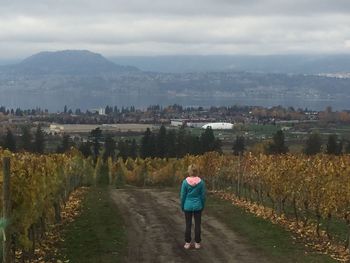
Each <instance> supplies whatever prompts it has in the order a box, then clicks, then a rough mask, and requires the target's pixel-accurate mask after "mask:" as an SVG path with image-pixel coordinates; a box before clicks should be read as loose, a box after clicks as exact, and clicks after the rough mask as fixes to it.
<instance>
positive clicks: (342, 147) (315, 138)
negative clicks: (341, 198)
mask: <svg viewBox="0 0 350 263" xmlns="http://www.w3.org/2000/svg"><path fill="white" fill-rule="evenodd" d="M322 146H323V141H322V138H321V135H320V134H318V133H312V134H310V135H309V136H308V138H307V139H306V141H305V144H304V147H303V150H302V151H303V153H304V154H306V155H315V154H318V153H321V152H324V153H326V154H331V155H341V154H349V153H350V141H345V140H340V139H339V138H338V136H337V135H336V134H330V135H329V136H328V138H327V143H326V145H325V150H323V149H322ZM232 150H233V154H234V155H242V154H243V153H244V151H245V150H246V146H245V138H244V137H243V136H237V137H236V140H235V141H234V143H233V147H232ZM263 152H264V153H265V154H285V153H287V152H289V148H288V146H287V145H286V142H285V136H284V133H283V131H282V130H279V131H277V132H276V133H275V134H274V135H273V137H272V140H271V141H269V142H267V143H266V144H264V145H263Z"/></svg>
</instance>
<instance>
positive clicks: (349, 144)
mask: <svg viewBox="0 0 350 263" xmlns="http://www.w3.org/2000/svg"><path fill="white" fill-rule="evenodd" d="M344 153H346V154H349V153H350V141H347V143H346V145H345V147H344Z"/></svg>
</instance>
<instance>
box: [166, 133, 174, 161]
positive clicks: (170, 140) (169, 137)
mask: <svg viewBox="0 0 350 263" xmlns="http://www.w3.org/2000/svg"><path fill="white" fill-rule="evenodd" d="M166 148H167V155H166V157H168V158H172V157H176V133H175V131H174V130H169V131H168V132H167V134H166Z"/></svg>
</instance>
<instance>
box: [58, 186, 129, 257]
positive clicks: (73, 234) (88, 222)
mask: <svg viewBox="0 0 350 263" xmlns="http://www.w3.org/2000/svg"><path fill="white" fill-rule="evenodd" d="M63 238H64V242H63V244H62V247H61V251H62V254H63V255H65V257H66V259H68V260H69V262H74V263H80V262H81V263H89V262H94V263H97V262H103V263H109V262H113V263H115V262H120V261H121V260H122V257H123V255H124V252H125V251H126V246H127V241H126V239H127V238H126V230H125V227H124V222H123V220H122V217H121V214H120V213H119V211H118V209H117V208H116V206H115V204H114V203H113V202H112V200H111V199H110V197H109V194H108V189H107V188H106V187H105V188H91V189H89V192H88V194H87V196H86V198H85V200H84V201H83V204H82V213H81V215H80V216H79V217H78V218H77V219H76V220H75V221H74V222H72V223H70V224H69V225H68V226H67V227H66V229H65V231H64V234H63Z"/></svg>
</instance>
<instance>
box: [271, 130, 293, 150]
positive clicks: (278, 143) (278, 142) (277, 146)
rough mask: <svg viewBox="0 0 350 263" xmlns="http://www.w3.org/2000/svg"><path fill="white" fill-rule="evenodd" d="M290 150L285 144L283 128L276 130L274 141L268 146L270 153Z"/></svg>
mask: <svg viewBox="0 0 350 263" xmlns="http://www.w3.org/2000/svg"><path fill="white" fill-rule="evenodd" d="M287 152H288V147H287V146H286V145H285V141H284V133H283V131H282V130H279V131H277V132H276V134H275V135H274V136H273V139H272V142H271V143H270V144H269V145H268V147H267V153H268V154H284V153H287Z"/></svg>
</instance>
